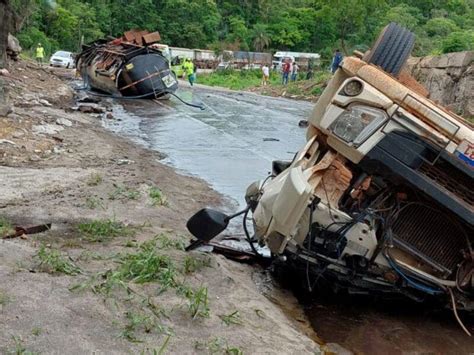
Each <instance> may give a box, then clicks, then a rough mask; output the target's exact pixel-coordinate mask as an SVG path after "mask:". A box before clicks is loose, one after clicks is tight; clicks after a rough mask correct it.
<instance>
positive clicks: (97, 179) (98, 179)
mask: <svg viewBox="0 0 474 355" xmlns="http://www.w3.org/2000/svg"><path fill="white" fill-rule="evenodd" d="M102 181H103V179H102V175H100V174H98V173H92V174H91V175H90V176H89V178H88V179H87V181H86V183H87V185H88V186H97V185H100V184H101V183H102Z"/></svg>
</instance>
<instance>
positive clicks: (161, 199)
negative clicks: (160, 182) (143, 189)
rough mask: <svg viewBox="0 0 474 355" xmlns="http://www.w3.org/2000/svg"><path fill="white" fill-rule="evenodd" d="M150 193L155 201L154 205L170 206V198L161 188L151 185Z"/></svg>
mask: <svg viewBox="0 0 474 355" xmlns="http://www.w3.org/2000/svg"><path fill="white" fill-rule="evenodd" d="M148 195H149V196H150V198H151V200H152V201H153V206H168V200H167V199H166V196H165V195H163V192H162V191H161V190H160V189H159V188H157V187H155V186H153V187H151V188H150V191H149V192H148Z"/></svg>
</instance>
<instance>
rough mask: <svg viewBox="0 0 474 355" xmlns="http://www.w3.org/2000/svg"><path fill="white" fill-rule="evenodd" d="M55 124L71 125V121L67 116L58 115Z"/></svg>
mask: <svg viewBox="0 0 474 355" xmlns="http://www.w3.org/2000/svg"><path fill="white" fill-rule="evenodd" d="M56 124H58V125H61V126H66V127H72V122H71V121H69V120H68V119H67V118H63V117H59V118H57V119H56Z"/></svg>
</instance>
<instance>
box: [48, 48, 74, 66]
mask: <svg viewBox="0 0 474 355" xmlns="http://www.w3.org/2000/svg"><path fill="white" fill-rule="evenodd" d="M49 65H50V66H52V67H63V68H74V54H73V53H71V52H66V51H57V52H55V53H54V54H53V55H52V56H51V59H50V60H49Z"/></svg>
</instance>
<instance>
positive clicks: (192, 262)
mask: <svg viewBox="0 0 474 355" xmlns="http://www.w3.org/2000/svg"><path fill="white" fill-rule="evenodd" d="M210 266H211V258H210V257H208V256H203V257H195V256H191V255H186V256H185V258H184V262H183V273H184V274H192V273H193V272H196V271H199V270H201V269H203V268H205V267H210Z"/></svg>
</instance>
